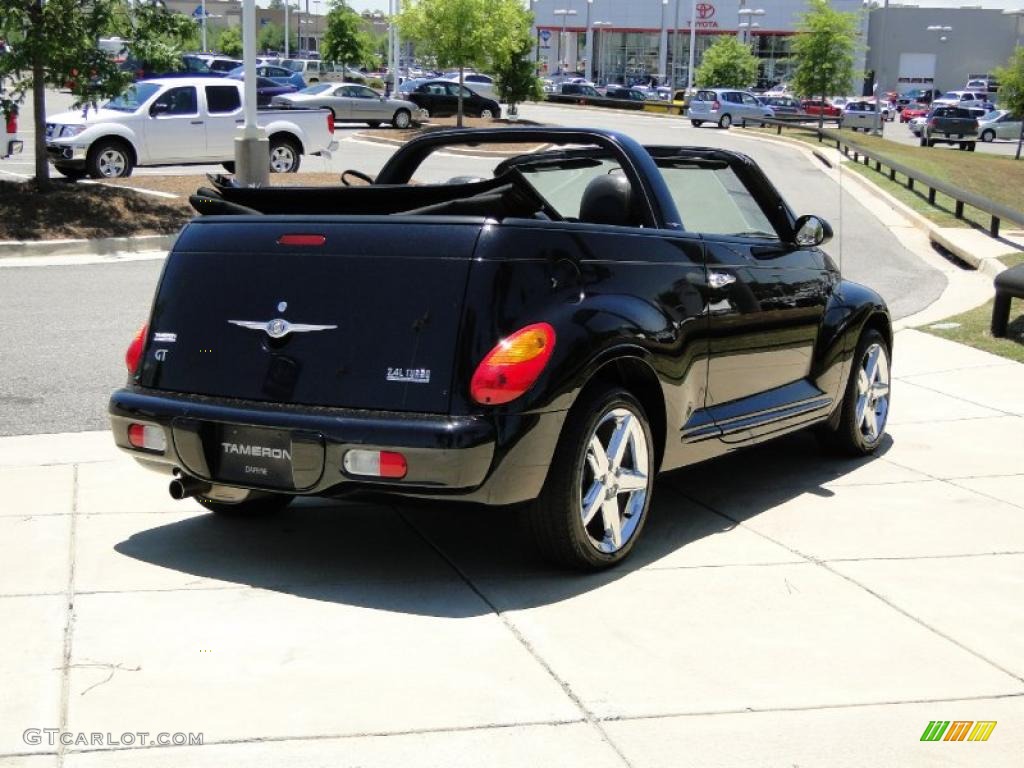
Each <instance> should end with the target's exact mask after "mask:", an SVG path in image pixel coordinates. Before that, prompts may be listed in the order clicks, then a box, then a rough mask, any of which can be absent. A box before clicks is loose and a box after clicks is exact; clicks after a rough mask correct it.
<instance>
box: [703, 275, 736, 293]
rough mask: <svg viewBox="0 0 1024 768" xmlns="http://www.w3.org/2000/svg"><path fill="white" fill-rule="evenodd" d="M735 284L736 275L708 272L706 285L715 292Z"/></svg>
mask: <svg viewBox="0 0 1024 768" xmlns="http://www.w3.org/2000/svg"><path fill="white" fill-rule="evenodd" d="M735 282H736V275H733V274H730V273H728V272H708V285H710V286H711V287H712V288H714V289H715V290H716V291H718V290H721V289H722V288H725V286H727V285H732V284H733V283H735Z"/></svg>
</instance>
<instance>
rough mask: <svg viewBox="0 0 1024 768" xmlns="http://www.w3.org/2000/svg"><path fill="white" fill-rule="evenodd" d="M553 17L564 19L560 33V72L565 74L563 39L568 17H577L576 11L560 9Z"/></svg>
mask: <svg viewBox="0 0 1024 768" xmlns="http://www.w3.org/2000/svg"><path fill="white" fill-rule="evenodd" d="M552 15H553V16H561V17H562V30H561V31H560V32H559V33H558V71H559V72H560V73H564V72H565V70H564V69H563V68H562V38H563V37H565V20H566V18H567V17H568V16H575V15H576V10H575V9H573V8H558V9H556V10H555V12H554V13H553V14H552Z"/></svg>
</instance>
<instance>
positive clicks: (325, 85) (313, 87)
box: [299, 83, 331, 95]
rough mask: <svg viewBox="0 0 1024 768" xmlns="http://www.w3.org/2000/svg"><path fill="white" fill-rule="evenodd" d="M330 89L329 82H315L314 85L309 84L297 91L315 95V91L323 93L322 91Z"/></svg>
mask: <svg viewBox="0 0 1024 768" xmlns="http://www.w3.org/2000/svg"><path fill="white" fill-rule="evenodd" d="M330 89H331V84H330V83H317V84H316V85H311V86H309V87H308V88H303V89H302V90H301V91H299V93H308V94H310V95H315V94H317V93H323V92H324V91H327V90H330Z"/></svg>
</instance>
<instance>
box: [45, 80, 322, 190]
mask: <svg viewBox="0 0 1024 768" xmlns="http://www.w3.org/2000/svg"><path fill="white" fill-rule="evenodd" d="M275 86H276V84H275ZM242 98H243V83H242V82H241V81H239V80H231V79H227V78H213V77H194V78H161V79H157V80H145V81H143V82H140V83H135V84H134V85H133V86H131V87H130V88H129V89H128V90H127V91H125V92H124V93H123V94H122V95H121V96H119V97H117V98H116V99H113V100H111V101H109V102H107V103H106V104H104V105H103V107H102V108H101V109H98V110H89V111H88V112H87V113H85V115H84V116H83V113H82V111H81V110H76V111H73V112H64V113H61V114H57V115H53V116H51V117H50V118H49V122H47V123H46V150H47V152H48V154H49V156H50V159H51V161H52V162H53V164H54V166H55V167H56V168H57V170H58V171H59V172H60V173H62V174H63V175H64V176H67V177H70V178H82V177H84V176H86V175H88V176H92V177H93V178H114V177H117V176H130V175H131V173H132V170H133V169H134V168H135V167H136V166H144V165H170V164H182V165H188V164H193V165H194V164H197V163H224V164H227V165H229V166H232V167H233V164H234V158H235V135H236V133H237V130H238V124H239V122H240V121H241V119H242ZM259 125H260V127H261V128H263V129H264V130H265V131H266V134H267V136H268V137H269V138H270V169H271V170H272V171H275V172H282V173H288V172H294V171H297V170H298V169H299V163H300V161H301V157H302V155H304V154H305V155H327V156H329V155H330V153H331V152H332V151H333V150H334V149H336V148H337V146H338V144H337V142H336V141H335V140H334V121H333V119H331V115H330V113H329V112H326V111H313V110H309V111H305V110H301V111H300V110H263V111H261V112H260V113H259Z"/></svg>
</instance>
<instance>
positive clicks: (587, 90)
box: [558, 83, 647, 100]
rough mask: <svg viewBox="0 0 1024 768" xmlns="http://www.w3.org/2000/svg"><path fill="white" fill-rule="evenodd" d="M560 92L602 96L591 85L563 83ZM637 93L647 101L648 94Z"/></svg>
mask: <svg viewBox="0 0 1024 768" xmlns="http://www.w3.org/2000/svg"><path fill="white" fill-rule="evenodd" d="M558 92H559V93H560V94H562V95H563V96H589V97H592V98H593V97H597V98H600V96H601V94H600V93H599V92H598V90H597V88H595V87H594V86H593V85H591V84H590V83H562V84H561V85H560V86H559V87H558ZM637 93H640V94H641V95H643V97H644V99H645V100H646V99H647V94H645V93H643V91H640V90H637Z"/></svg>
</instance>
